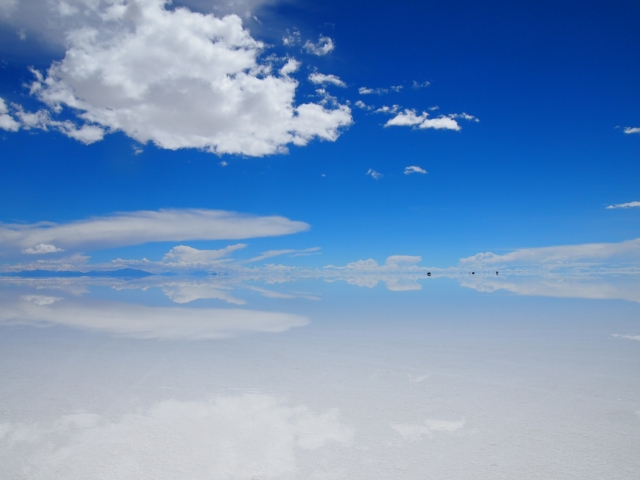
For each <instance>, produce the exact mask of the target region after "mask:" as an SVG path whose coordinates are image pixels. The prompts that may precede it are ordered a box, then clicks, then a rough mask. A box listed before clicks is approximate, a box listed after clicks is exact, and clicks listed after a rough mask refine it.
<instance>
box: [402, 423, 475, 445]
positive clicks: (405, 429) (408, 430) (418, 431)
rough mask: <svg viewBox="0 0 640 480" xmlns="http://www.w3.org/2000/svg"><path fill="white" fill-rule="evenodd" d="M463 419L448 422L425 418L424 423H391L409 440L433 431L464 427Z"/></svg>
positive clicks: (447, 430)
mask: <svg viewBox="0 0 640 480" xmlns="http://www.w3.org/2000/svg"><path fill="white" fill-rule="evenodd" d="M464 424H465V420H464V419H462V420H458V421H457V422H448V421H446V420H430V419H427V420H425V422H424V424H418V425H402V424H394V425H391V428H393V429H394V430H395V431H396V432H398V433H399V434H400V435H401V436H402V437H404V438H406V439H409V440H420V439H421V438H422V437H424V436H431V435H433V432H455V431H458V430H460V429H461V428H462V427H464Z"/></svg>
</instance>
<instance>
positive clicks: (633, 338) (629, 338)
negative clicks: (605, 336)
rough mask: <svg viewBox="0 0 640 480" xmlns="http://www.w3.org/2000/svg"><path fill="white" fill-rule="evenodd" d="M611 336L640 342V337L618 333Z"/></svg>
mask: <svg viewBox="0 0 640 480" xmlns="http://www.w3.org/2000/svg"><path fill="white" fill-rule="evenodd" d="M611 336H612V337H615V338H625V339H627V340H639V341H640V335H620V334H618V333H612V334H611Z"/></svg>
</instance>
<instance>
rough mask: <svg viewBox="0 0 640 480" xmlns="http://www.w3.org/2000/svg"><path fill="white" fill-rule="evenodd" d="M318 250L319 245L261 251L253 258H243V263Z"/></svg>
mask: <svg viewBox="0 0 640 480" xmlns="http://www.w3.org/2000/svg"><path fill="white" fill-rule="evenodd" d="M319 251H320V247H311V248H305V249H304V250H292V249H287V250H268V251H266V252H262V253H261V254H260V255H258V256H257V257H253V258H250V259H249V260H245V261H244V262H243V263H253V262H259V261H261V260H265V259H267V258H273V257H279V256H280V255H292V254H293V256H301V255H304V254H311V253H316V252H319Z"/></svg>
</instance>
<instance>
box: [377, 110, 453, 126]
mask: <svg viewBox="0 0 640 480" xmlns="http://www.w3.org/2000/svg"><path fill="white" fill-rule="evenodd" d="M384 126H385V127H416V128H420V129H427V128H432V129H435V130H455V131H459V130H461V127H460V125H458V122H456V121H455V119H453V118H451V117H446V116H440V117H436V118H429V114H428V113H427V112H422V114H421V115H417V114H416V111H415V110H411V109H406V110H405V111H404V112H402V113H399V114H398V115H397V116H395V117H393V118H392V119H390V120H389V121H387V123H385V125H384Z"/></svg>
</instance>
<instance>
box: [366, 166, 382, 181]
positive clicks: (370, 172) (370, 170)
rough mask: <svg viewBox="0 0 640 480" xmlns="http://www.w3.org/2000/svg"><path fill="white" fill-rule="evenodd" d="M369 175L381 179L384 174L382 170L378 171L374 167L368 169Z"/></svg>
mask: <svg viewBox="0 0 640 480" xmlns="http://www.w3.org/2000/svg"><path fill="white" fill-rule="evenodd" d="M367 175H370V176H371V177H372V178H373V179H374V180H380V179H381V178H382V177H383V176H384V175H382V174H381V173H380V172H376V171H375V170H374V169H373V168H370V169H369V170H367Z"/></svg>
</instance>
